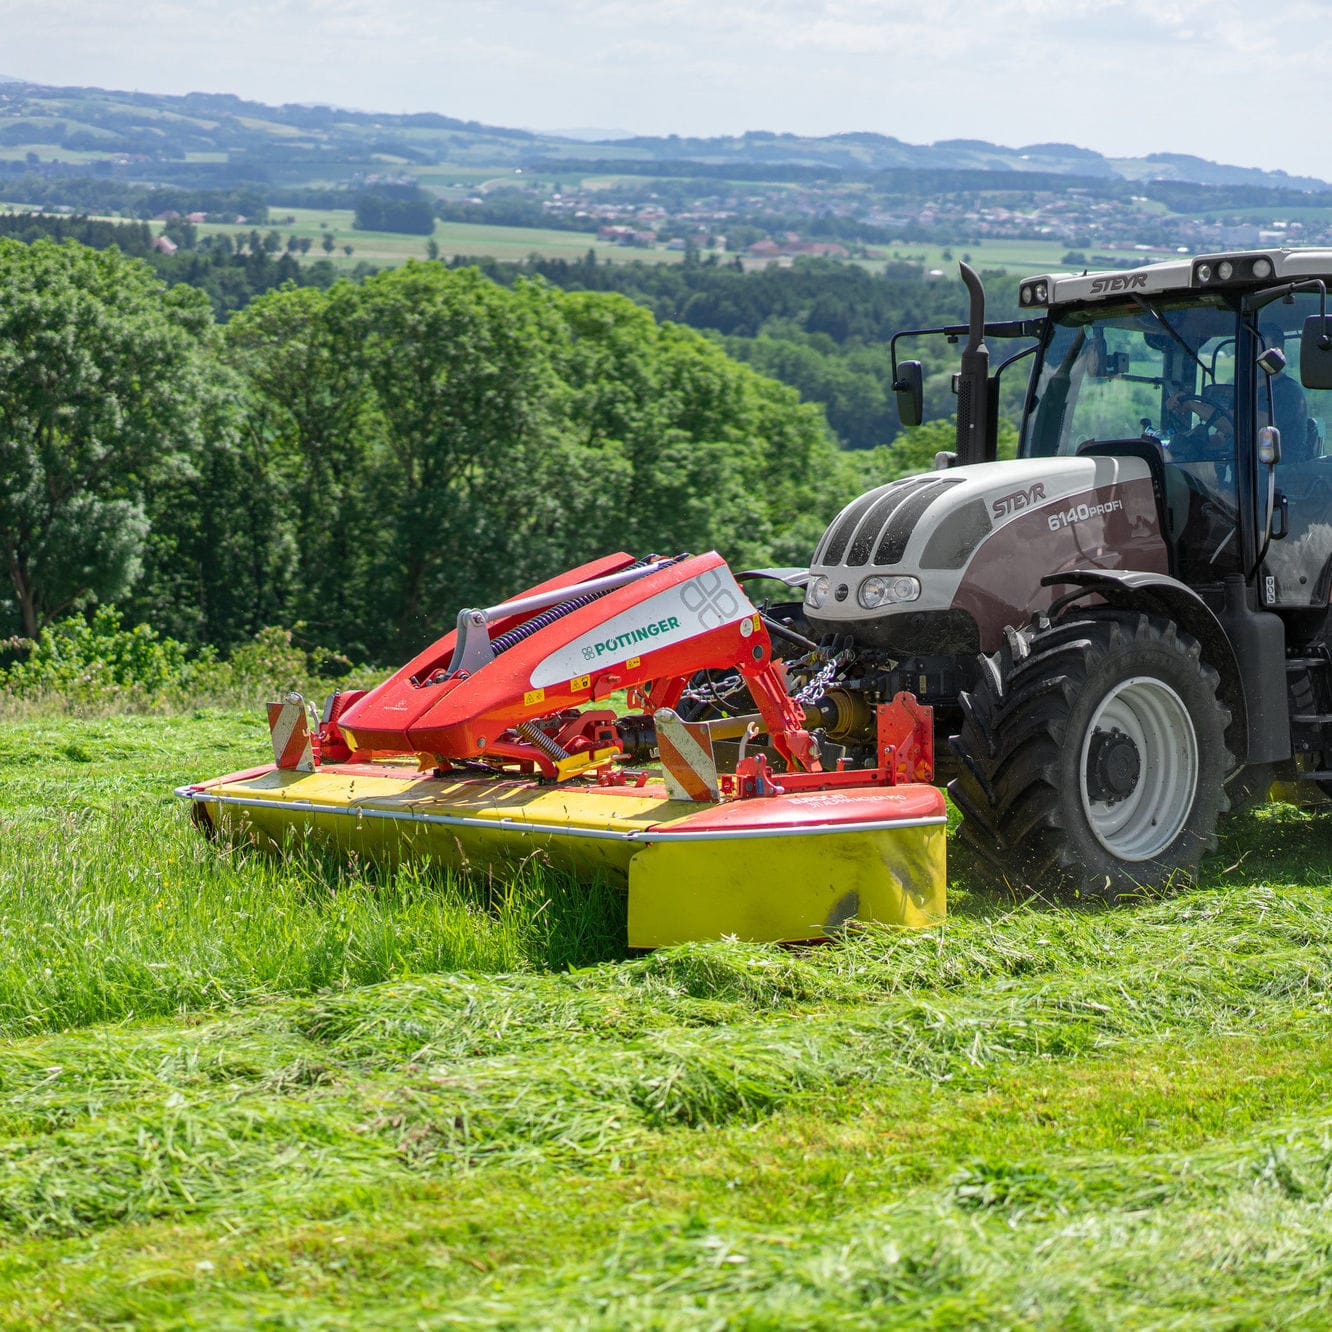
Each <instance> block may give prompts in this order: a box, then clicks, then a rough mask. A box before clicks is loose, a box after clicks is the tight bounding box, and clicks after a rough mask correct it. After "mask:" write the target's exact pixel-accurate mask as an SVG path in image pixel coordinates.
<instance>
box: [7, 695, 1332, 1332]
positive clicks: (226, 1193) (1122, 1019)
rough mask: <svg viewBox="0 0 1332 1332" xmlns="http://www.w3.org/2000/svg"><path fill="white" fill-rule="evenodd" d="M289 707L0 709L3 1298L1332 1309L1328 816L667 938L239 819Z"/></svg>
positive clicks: (884, 1312) (610, 914) (105, 1316)
mask: <svg viewBox="0 0 1332 1332" xmlns="http://www.w3.org/2000/svg"><path fill="white" fill-rule="evenodd" d="M264 742H265V736H264V729H263V724H262V721H261V720H258V719H256V720H253V721H250V720H245V719H240V718H233V717H229V716H225V715H220V714H203V715H200V716H197V717H192V718H166V719H145V718H129V719H118V720H108V721H106V722H96V723H88V722H85V723H79V724H74V723H69V722H65V721H54V720H45V721H37V722H32V723H25V724H23V725H20V726H17V727H12V728H10V730H9V731H7V732H6V733H4V734H3V735H0V1031H2V1032H3V1033H4V1034H5V1035H6V1036H7V1038H8V1040H7V1044H6V1048H5V1058H4V1059H3V1061H0V1236H3V1237H4V1243H3V1244H0V1323H7V1324H12V1325H15V1326H61V1327H64V1326H70V1327H104V1326H113V1325H117V1324H119V1325H125V1326H162V1327H168V1326H170V1327H209V1328H213V1327H228V1326H234V1327H251V1326H276V1327H302V1328H304V1327H310V1328H323V1327H330V1328H331V1327H364V1326H386V1327H398V1326H401V1327H451V1326H457V1325H460V1324H461V1325H467V1326H495V1327H512V1326H559V1327H564V1326H567V1327H607V1328H610V1327H622V1326H635V1327H690V1328H692V1327H698V1326H714V1325H715V1326H747V1327H748V1326H752V1327H791V1326H848V1327H867V1328H868V1327H881V1326H902V1327H915V1326H937V1327H959V1326H975V1327H989V1326H1007V1327H1060V1328H1063V1327H1087V1328H1092V1327H1101V1326H1105V1325H1107V1324H1108V1323H1119V1324H1122V1325H1124V1326H1135V1327H1136V1326H1152V1327H1194V1326H1199V1327H1201V1326H1205V1327H1215V1326H1223V1327H1224V1326H1233V1327H1243V1326H1270V1325H1273V1324H1276V1323H1279V1324H1281V1325H1283V1326H1309V1327H1320V1326H1323V1325H1325V1322H1326V1317H1325V1314H1324V1309H1325V1307H1326V1306H1327V1304H1328V1302H1329V1300H1332V1270H1330V1269H1332V1260H1330V1259H1329V1256H1328V1255H1329V1254H1332V1210H1330V1209H1329V1207H1328V1199H1329V1198H1330V1197H1332V1099H1330V1098H1329V1095H1328V1091H1329V1087H1332V1045H1330V1044H1329V1043H1328V1042H1327V1040H1326V1033H1327V1031H1328V1030H1329V1026H1330V1025H1332V895H1329V886H1330V885H1329V879H1330V878H1332V867H1329V865H1328V864H1327V861H1326V853H1325V849H1324V848H1325V844H1326V835H1327V822H1328V821H1327V817H1326V816H1325V815H1322V814H1318V813H1311V812H1303V811H1299V810H1295V809H1293V808H1291V807H1288V806H1277V807H1272V808H1270V809H1268V810H1266V811H1263V812H1262V813H1261V814H1259V815H1258V816H1256V817H1254V818H1253V819H1251V820H1249V821H1248V822H1246V823H1245V824H1244V825H1242V827H1241V829H1240V830H1239V831H1237V832H1235V833H1232V835H1231V836H1230V838H1229V840H1228V841H1227V842H1226V843H1225V844H1224V845H1223V855H1222V856H1221V857H1219V858H1217V859H1215V860H1214V861H1213V862H1212V864H1211V865H1210V866H1209V869H1208V872H1207V875H1206V876H1205V878H1204V881H1203V883H1202V884H1201V885H1200V886H1199V887H1198V888H1196V889H1194V890H1192V891H1190V892H1188V893H1184V894H1177V895H1169V894H1166V895H1162V896H1159V897H1157V898H1154V899H1144V901H1143V902H1141V903H1139V904H1135V905H1131V906H1127V907H1122V908H1116V909H1113V910H1094V909H1088V908H1078V909H1069V908H1067V907H1058V906H1052V905H1050V904H1045V903H1022V904H1017V903H1013V902H1011V901H1006V900H1000V899H997V898H993V897H986V896H984V895H982V894H979V893H977V892H976V891H974V890H973V889H972V887H971V886H970V884H969V883H968V882H967V880H966V877H965V865H964V863H962V862H960V861H959V862H957V863H958V864H959V867H960V874H961V878H960V879H959V881H957V882H956V883H955V884H954V889H955V891H954V895H953V901H952V904H951V910H952V914H951V916H950V919H949V921H948V923H947V924H946V925H945V926H944V927H943V928H942V929H938V930H931V931H922V932H914V933H908V932H900V933H899V932H896V931H891V930H868V931H865V932H862V933H852V934H849V935H847V936H846V937H845V938H843V939H842V940H840V941H839V942H837V943H835V944H832V945H829V946H825V947H820V948H814V949H806V950H787V949H778V948H765V947H756V946H748V945H742V944H737V943H733V942H729V943H728V942H718V943H712V944H699V945H691V946H688V947H683V948H679V949H673V950H666V951H663V952H660V953H655V954H651V955H646V956H640V957H633V958H626V957H625V951H624V948H623V921H622V917H620V916H619V915H618V914H617V913H619V912H621V911H622V908H623V904H622V901H621V900H620V899H619V898H618V897H617V896H616V895H615V894H614V893H611V892H608V891H606V890H604V889H597V888H595V887H588V886H586V885H582V886H580V885H576V884H573V883H571V882H569V881H567V880H563V879H561V878H558V877H557V876H553V875H549V874H547V873H544V872H543V871H541V869H540V868H539V867H538V866H534V865H529V866H528V867H526V869H525V870H524V871H523V872H521V873H520V874H518V875H517V876H516V877H514V878H513V879H498V878H492V879H491V880H485V879H482V880H479V881H473V880H463V879H458V878H449V877H447V876H442V875H433V874H431V873H429V872H428V871H427V870H425V869H423V868H421V867H414V868H411V869H405V870H400V871H397V872H395V873H391V874H388V875H386V876H377V875H375V874H373V873H371V872H370V871H369V870H363V869H362V868H361V867H357V866H351V867H345V866H336V865H334V864H332V863H329V862H323V861H320V860H317V859H313V858H302V857H297V858H295V859H289V860H286V861H284V862H281V863H278V862H274V861H272V860H270V859H268V858H265V857H263V856H259V855H255V854H253V853H251V852H248V851H241V852H235V853H233V852H228V851H226V850H225V849H222V848H218V847H215V846H212V845H211V844H209V843H207V842H205V841H204V840H203V839H202V838H200V837H199V836H198V834H197V833H195V832H194V831H193V830H192V829H191V828H190V827H189V826H188V823H187V819H186V811H185V810H184V808H183V807H181V806H180V804H179V803H178V802H176V801H174V800H173V799H172V797H171V796H170V795H169V792H170V790H171V789H172V787H173V786H175V785H177V784H179V783H180V782H182V781H184V780H186V779H187V778H190V777H197V776H200V775H207V774H212V773H216V772H221V771H225V770H226V769H228V768H237V767H242V766H245V765H247V764H248V763H250V762H252V761H254V760H255V759H256V758H259V757H261V755H262V749H263V745H264Z"/></svg>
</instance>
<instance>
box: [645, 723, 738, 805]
mask: <svg viewBox="0 0 1332 1332" xmlns="http://www.w3.org/2000/svg"><path fill="white" fill-rule="evenodd" d="M652 720H653V721H654V722H655V723H656V727H657V752H658V753H659V754H660V755H661V766H662V768H663V769H664V770H665V778H666V790H667V791H668V792H669V794H670V797H671V799H672V800H696V801H698V802H700V803H707V804H715V803H716V802H717V801H719V800H720V799H721V791H720V789H719V788H718V785H717V762H716V760H715V759H714V758H713V756H712V736H711V734H710V733H709V731H708V728H707V727H706V726H705V725H701V724H695V725H690V723H689V722H684V721H681V720H680V718H679V716H678V715H677V714H676V713H674V712H672V711H671V709H670V708H661V709H659V710H658V711H657V712H655V713H653V714H652Z"/></svg>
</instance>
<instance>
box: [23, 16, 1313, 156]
mask: <svg viewBox="0 0 1332 1332" xmlns="http://www.w3.org/2000/svg"><path fill="white" fill-rule="evenodd" d="M0 19H3V29H2V30H3V32H4V37H3V40H2V42H0V74H5V75H9V76H11V77H17V78H29V79H34V80H37V81H38V82H42V83H53V84H62V83H68V84H90V85H98V86H101V87H109V88H123V89H135V88H137V89H140V90H142V91H145V92H158V93H180V92H188V91H192V90H199V91H207V92H235V93H238V94H240V95H242V96H245V97H250V98H254V99H257V100H259V101H264V102H274V103H276V102H283V101H297V102H300V101H314V102H329V103H334V104H337V105H343V106H353V107H360V108H363V109H366V110H377V111H393V112H396V111H438V112H442V113H444V114H446V115H453V116H460V117H463V118H465V119H473V120H480V121H485V122H487V123H490V124H500V125H518V126H525V127H528V128H536V129H561V128H572V127H579V126H597V127H604V128H618V129H626V130H632V131H637V132H641V133H651V134H666V133H671V132H675V133H680V134H726V133H735V132H739V131H742V130H745V129H771V130H779V131H793V132H797V133H808V134H831V133H836V132H838V131H842V130H874V131H878V132H880V133H884V134H893V135H896V136H897V137H899V138H901V139H905V140H907V141H908V142H912V143H930V142H933V141H935V140H937V139H944V138H983V139H989V140H992V141H994V142H999V143H1005V144H1009V145H1011V146H1018V145H1021V144H1025V143H1035V142H1048V141H1052V140H1056V141H1060V142H1068V143H1075V144H1078V145H1080V146H1082V147H1087V148H1094V149H1097V150H1099V151H1100V152H1103V153H1106V154H1107V155H1110V156H1142V155H1143V154H1145V153H1148V152H1152V151H1167V152H1181V153H1195V154H1197V155H1198V156H1201V157H1207V158H1211V159H1213V160H1216V161H1224V162H1230V163H1234V164H1237V165H1241V166H1263V167H1268V168H1281V169H1284V170H1286V171H1289V172H1291V173H1293V174H1303V175H1314V176H1319V177H1322V178H1325V179H1332V144H1330V142H1329V139H1328V136H1327V135H1326V132H1325V131H1324V130H1323V128H1322V121H1323V117H1324V115H1325V112H1324V110H1323V102H1324V100H1325V98H1324V94H1323V91H1322V85H1323V83H1324V81H1325V78H1326V71H1327V68H1328V64H1329V60H1328V57H1329V55H1330V54H1332V51H1330V50H1329V48H1332V5H1329V4H1328V3H1326V2H1325V0H1290V2H1289V3H1286V4H1284V5H1282V6H1280V7H1276V6H1273V7H1271V8H1260V7H1258V6H1255V5H1252V4H1247V3H1246V4H1241V3H1238V0H988V3H977V0H933V3H930V4H922V3H920V0H861V2H859V3H842V2H838V0H548V2H547V3H536V2H535V0H531V2H528V0H491V2H490V3H483V2H482V0H442V2H441V0H436V3H427V0H262V2H260V0H225V2H223V0H136V3H135V4H133V5H127V4H125V3H124V0H114V2H112V0H0Z"/></svg>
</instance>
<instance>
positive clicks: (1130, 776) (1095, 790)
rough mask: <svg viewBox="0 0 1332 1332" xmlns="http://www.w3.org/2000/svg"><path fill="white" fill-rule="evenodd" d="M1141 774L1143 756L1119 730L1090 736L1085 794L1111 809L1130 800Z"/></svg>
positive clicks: (1130, 738) (1113, 729) (1113, 728)
mask: <svg viewBox="0 0 1332 1332" xmlns="http://www.w3.org/2000/svg"><path fill="white" fill-rule="evenodd" d="M1141 774H1142V755H1141V754H1139V753H1138V746H1137V745H1136V744H1134V743H1133V737H1132V736H1130V735H1126V734H1125V733H1124V732H1123V731H1121V730H1120V729H1119V727H1118V726H1115V727H1112V728H1111V729H1110V730H1108V731H1102V730H1099V729H1098V730H1097V731H1096V732H1094V733H1093V735H1092V738H1091V744H1090V745H1089V746H1088V750H1087V794H1088V795H1089V796H1090V797H1091V798H1092V799H1093V800H1103V801H1105V802H1106V803H1107V804H1110V805H1113V804H1116V803H1117V802H1119V801H1120V800H1123V799H1124V798H1125V797H1127V796H1131V795H1132V794H1133V792H1134V791H1135V790H1136V789H1137V785H1138V778H1139V777H1140V776H1141Z"/></svg>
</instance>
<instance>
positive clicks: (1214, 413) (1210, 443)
mask: <svg viewBox="0 0 1332 1332" xmlns="http://www.w3.org/2000/svg"><path fill="white" fill-rule="evenodd" d="M1170 407H1171V409H1172V410H1173V411H1174V412H1175V413H1176V414H1183V413H1188V414H1189V415H1192V416H1196V417H1197V418H1198V424H1197V425H1196V426H1195V427H1193V428H1192V429H1190V430H1186V431H1184V432H1183V433H1181V434H1178V435H1176V436H1175V437H1174V438H1173V439H1172V441H1171V452H1172V454H1174V456H1175V457H1178V458H1182V457H1183V456H1184V454H1183V453H1177V452H1176V449H1177V447H1178V446H1180V445H1183V446H1184V449H1185V451H1186V452H1188V453H1189V454H1192V455H1193V457H1194V458H1195V459H1196V460H1198V461H1208V462H1225V461H1227V460H1228V459H1229V458H1230V457H1231V455H1232V453H1233V452H1234V447H1235V417H1234V414H1233V413H1232V412H1230V411H1229V410H1227V409H1226V408H1225V407H1223V406H1221V404H1220V403H1219V402H1213V401H1212V400H1211V399H1210V398H1201V397H1198V396H1197V395H1196V394H1187V395H1184V396H1182V397H1178V398H1174V399H1172V400H1171V402H1170Z"/></svg>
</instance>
